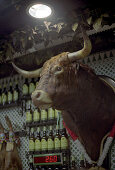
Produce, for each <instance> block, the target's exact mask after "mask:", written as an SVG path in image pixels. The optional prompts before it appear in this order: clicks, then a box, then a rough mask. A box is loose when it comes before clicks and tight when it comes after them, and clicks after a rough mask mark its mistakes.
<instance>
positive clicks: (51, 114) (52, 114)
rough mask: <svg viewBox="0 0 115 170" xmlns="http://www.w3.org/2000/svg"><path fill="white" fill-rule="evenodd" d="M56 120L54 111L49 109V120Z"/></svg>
mask: <svg viewBox="0 0 115 170" xmlns="http://www.w3.org/2000/svg"><path fill="white" fill-rule="evenodd" d="M53 118H54V110H53V109H52V108H49V109H48V119H53Z"/></svg>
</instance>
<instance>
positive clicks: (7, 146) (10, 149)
mask: <svg viewBox="0 0 115 170" xmlns="http://www.w3.org/2000/svg"><path fill="white" fill-rule="evenodd" d="M13 149H14V143H13V142H7V145H6V151H13Z"/></svg>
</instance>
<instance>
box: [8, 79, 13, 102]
mask: <svg viewBox="0 0 115 170" xmlns="http://www.w3.org/2000/svg"><path fill="white" fill-rule="evenodd" d="M12 100H13V88H12V82H11V81H10V88H9V90H8V103H9V104H10V103H12Z"/></svg>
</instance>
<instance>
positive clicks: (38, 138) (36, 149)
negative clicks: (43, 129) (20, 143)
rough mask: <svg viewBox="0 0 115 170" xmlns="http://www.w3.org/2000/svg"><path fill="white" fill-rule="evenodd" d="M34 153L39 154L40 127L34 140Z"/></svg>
mask: <svg viewBox="0 0 115 170" xmlns="http://www.w3.org/2000/svg"><path fill="white" fill-rule="evenodd" d="M35 151H37V152H39V153H40V152H41V136H40V127H38V128H37V137H36V139H35Z"/></svg>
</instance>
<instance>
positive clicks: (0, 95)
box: [0, 85, 2, 105]
mask: <svg viewBox="0 0 115 170" xmlns="http://www.w3.org/2000/svg"><path fill="white" fill-rule="evenodd" d="M1 104H2V88H1V85H0V105H1Z"/></svg>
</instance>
